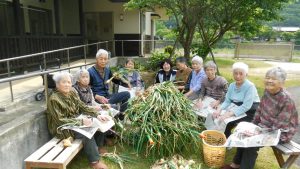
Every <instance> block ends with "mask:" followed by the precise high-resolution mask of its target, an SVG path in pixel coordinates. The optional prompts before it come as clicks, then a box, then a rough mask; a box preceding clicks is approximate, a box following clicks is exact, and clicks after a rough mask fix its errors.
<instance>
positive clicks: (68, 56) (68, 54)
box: [67, 49, 70, 73]
mask: <svg viewBox="0 0 300 169" xmlns="http://www.w3.org/2000/svg"><path fill="white" fill-rule="evenodd" d="M67 59H68V67H70V50H69V49H67ZM69 73H70V69H69Z"/></svg>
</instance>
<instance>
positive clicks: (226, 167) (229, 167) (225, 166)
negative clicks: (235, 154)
mask: <svg viewBox="0 0 300 169" xmlns="http://www.w3.org/2000/svg"><path fill="white" fill-rule="evenodd" d="M221 169H239V168H233V167H231V165H230V164H226V165H224V166H223V167H221Z"/></svg>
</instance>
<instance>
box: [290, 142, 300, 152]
mask: <svg viewBox="0 0 300 169" xmlns="http://www.w3.org/2000/svg"><path fill="white" fill-rule="evenodd" d="M289 143H290V144H291V145H292V146H293V147H296V148H297V149H299V150H300V144H297V143H296V142H293V141H290V142H289Z"/></svg>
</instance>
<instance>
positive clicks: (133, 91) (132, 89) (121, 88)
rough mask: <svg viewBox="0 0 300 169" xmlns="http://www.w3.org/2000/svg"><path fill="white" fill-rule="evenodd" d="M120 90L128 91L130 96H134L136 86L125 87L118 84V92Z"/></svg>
mask: <svg viewBox="0 0 300 169" xmlns="http://www.w3.org/2000/svg"><path fill="white" fill-rule="evenodd" d="M120 92H129V93H130V98H134V97H135V94H136V92H137V87H132V88H131V89H129V88H127V87H124V86H121V85H119V90H118V93H120Z"/></svg>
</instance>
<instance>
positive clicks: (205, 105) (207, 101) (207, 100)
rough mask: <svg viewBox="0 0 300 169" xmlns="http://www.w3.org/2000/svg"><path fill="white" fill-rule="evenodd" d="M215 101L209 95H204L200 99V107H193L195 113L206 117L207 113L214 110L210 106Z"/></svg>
mask: <svg viewBox="0 0 300 169" xmlns="http://www.w3.org/2000/svg"><path fill="white" fill-rule="evenodd" d="M215 101H216V100H215V99H213V98H211V97H204V99H203V100H202V108H200V109H198V108H194V111H195V113H196V114H197V115H198V116H201V117H204V118H206V117H207V115H208V114H212V113H213V112H214V111H216V110H215V109H214V108H212V107H211V106H210V105H211V104H212V103H213V102H215ZM195 104H197V103H195Z"/></svg>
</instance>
